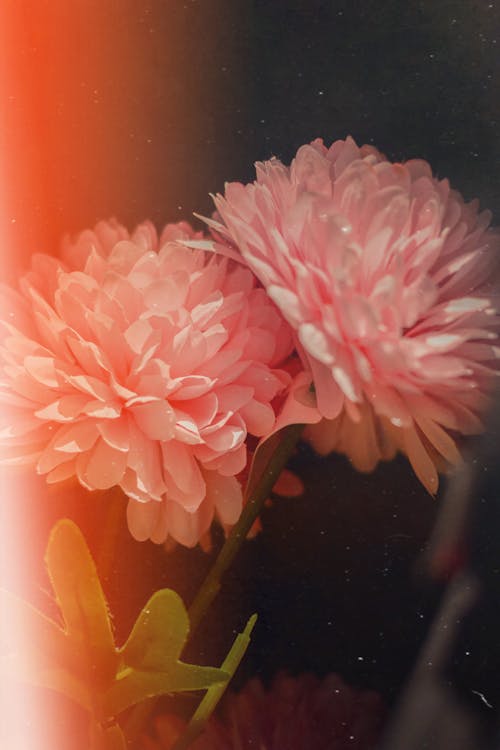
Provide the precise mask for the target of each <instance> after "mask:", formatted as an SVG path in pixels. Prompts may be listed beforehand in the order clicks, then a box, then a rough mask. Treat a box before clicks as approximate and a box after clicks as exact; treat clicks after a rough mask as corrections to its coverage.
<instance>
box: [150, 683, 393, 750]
mask: <svg viewBox="0 0 500 750" xmlns="http://www.w3.org/2000/svg"><path fill="white" fill-rule="evenodd" d="M224 709H225V710H224V711H223V715H222V717H221V719H218V718H212V719H210V720H209V722H208V725H207V727H206V731H205V733H204V734H203V735H202V736H201V737H200V738H199V739H198V740H196V741H195V742H194V744H193V750H240V748H246V747H249V748H250V747H255V748H259V750H312V749H313V748H314V750H351V749H352V748H354V749H355V750H370V749H371V748H374V747H375V745H376V742H377V740H378V739H379V735H380V730H381V728H382V722H383V714H384V711H383V706H382V700H381V698H380V697H379V696H378V695H377V694H376V693H373V692H370V691H364V692H361V691H356V690H353V689H352V688H350V687H348V686H347V685H346V684H345V683H344V682H343V680H342V679H341V678H340V677H338V676H337V675H335V674H331V675H328V676H327V677H325V678H324V679H323V680H320V679H319V678H317V677H314V676H312V675H302V676H300V677H289V676H288V675H286V674H283V673H281V674H279V675H278V676H277V677H276V679H275V680H274V682H273V685H272V686H271V688H270V689H269V690H266V689H265V688H264V687H263V685H262V683H261V682H260V680H258V679H253V680H251V681H250V682H248V683H247V684H246V685H245V687H244V688H243V690H242V691H241V692H240V693H238V694H230V695H228V696H227V700H226V702H225V705H224ZM183 728H184V724H183V722H182V721H181V720H180V719H178V718H177V717H175V716H160V717H159V718H158V719H157V721H156V730H157V739H156V740H153V739H150V738H148V737H145V738H143V741H142V750H169V749H170V748H171V747H172V746H173V743H174V741H175V739H176V738H177V736H178V735H179V734H180V732H181V731H182V730H183Z"/></svg>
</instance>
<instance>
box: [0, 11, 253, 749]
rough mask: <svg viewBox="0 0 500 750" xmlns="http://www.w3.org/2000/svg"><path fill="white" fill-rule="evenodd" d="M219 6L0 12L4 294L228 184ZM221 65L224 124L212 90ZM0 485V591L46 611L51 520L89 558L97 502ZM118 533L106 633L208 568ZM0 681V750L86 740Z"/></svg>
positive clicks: (185, 590)
mask: <svg viewBox="0 0 500 750" xmlns="http://www.w3.org/2000/svg"><path fill="white" fill-rule="evenodd" d="M232 7H233V6H228V4H227V3H225V2H223V0H216V2H214V3H207V4H202V3H179V2H176V0H170V2H163V1H158V2H155V1H153V0H151V1H149V0H148V2H143V3H137V2H136V0H121V2H119V3H116V2H113V1H112V0H108V2H106V0H104V2H103V0H86V2H81V3H75V2H67V0H32V2H29V3H28V2H22V0H21V2H16V0H4V1H3V2H2V3H0V44H1V50H2V54H1V55H0V248H1V249H0V262H1V272H0V275H1V276H2V281H6V282H7V283H9V284H13V285H14V284H15V283H16V280H17V278H18V277H19V275H20V273H21V272H22V271H23V270H24V269H26V268H27V266H28V265H29V262H30V257H31V256H32V255H33V253H35V252H45V253H52V254H56V252H57V248H58V246H59V243H60V239H61V237H62V236H63V235H64V234H65V233H67V232H70V233H76V232H78V231H80V230H82V229H84V228H86V227H92V226H93V225H94V224H95V223H96V221H98V220H99V219H107V218H109V217H111V216H116V217H117V218H118V219H119V220H121V221H122V222H123V223H124V224H126V225H127V226H128V227H129V228H133V227H134V226H135V224H136V223H138V222H140V221H142V220H144V219H146V218H149V219H152V220H153V221H154V222H155V223H156V225H157V227H161V226H162V225H163V224H164V223H165V222H168V221H170V222H172V221H180V220H182V219H187V220H190V219H191V217H192V212H193V211H198V212H200V213H203V214H206V213H207V212H208V211H210V210H211V201H210V198H209V192H216V191H217V190H220V189H221V188H222V183H223V180H224V179H235V178H238V176H239V174H241V171H242V169H243V167H242V162H241V161H240V162H238V161H236V162H234V161H232V162H231V161H230V162H229V163H227V161H224V159H221V156H223V155H225V154H226V151H227V148H226V144H227V143H228V142H231V141H232V140H233V139H234V127H240V125H241V123H242V122H243V121H244V118H245V114H244V112H245V106H246V103H247V101H248V100H249V98H250V94H249V92H250V84H251V76H250V71H247V72H246V73H245V75H243V76H242V75H240V73H236V72H235V71H238V70H240V68H239V66H240V65H241V62H240V60H241V54H240V50H239V48H238V46H237V45H236V44H234V43H233V42H232V36H231V34H232V31H231V30H232V24H234V23H236V22H238V23H246V21H245V20H242V16H241V12H242V11H241V9H238V4H235V6H234V10H233V9H232ZM228 66H229V67H228ZM227 70H231V72H232V79H231V80H232V84H231V85H232V89H231V90H230V91H229V94H230V97H231V102H232V107H233V108H234V112H236V113H237V119H238V123H237V125H236V126H235V123H234V121H233V120H231V118H230V117H228V115H227V96H228V90H227V89H224V88H221V77H222V79H223V80H224V81H225V80H226V78H225V77H226V72H225V71H227ZM221 71H223V72H222V73H221ZM245 76H246V77H245ZM237 100H238V101H237ZM240 121H241V122H240ZM224 158H226V157H225V156H224ZM241 158H243V156H241ZM245 164H246V156H245ZM0 482H1V486H0V489H1V492H2V499H1V502H0V523H1V530H2V544H1V545H0V563H1V566H2V569H1V571H0V585H1V586H3V587H5V588H8V589H10V590H11V591H14V592H17V593H19V594H20V595H21V596H23V597H25V598H26V599H28V600H29V601H31V602H33V604H34V606H36V607H37V608H39V609H42V610H43V611H46V612H47V614H49V615H50V616H53V617H57V608H56V607H55V606H54V603H53V602H51V599H50V592H48V593H47V591H46V590H48V588H49V586H48V581H47V578H46V575H45V572H44V565H43V554H44V549H45V545H46V542H47V536H48V532H49V530H50V527H51V526H52V524H53V523H54V522H55V520H56V519H57V517H60V516H63V515H69V516H70V517H73V518H74V519H75V520H76V521H77V522H78V523H79V524H80V525H81V527H82V530H83V531H84V533H85V536H86V537H87V539H88V542H89V545H90V547H91V549H95V548H96V545H98V543H99V535H100V534H101V532H102V524H103V519H104V516H105V508H103V507H102V504H101V503H100V502H99V498H97V499H96V498H95V497H94V495H93V493H92V495H89V494H88V497H87V498H84V499H83V501H82V499H81V497H80V498H78V497H77V496H76V495H74V494H73V495H72V496H71V497H70V496H69V495H66V496H65V494H64V493H65V492H67V490H64V489H59V490H58V489H57V488H54V489H53V490H51V491H48V490H47V488H46V486H45V482H44V479H43V477H42V478H40V477H36V475H35V471H34V469H33V468H32V467H27V468H24V469H23V470H22V473H19V474H18V475H16V477H14V478H12V477H11V475H9V474H7V473H5V472H4V471H2V473H1V474H0ZM57 491H58V492H59V496H57ZM51 492H52V494H51ZM102 500H103V503H105V499H102ZM123 531H124V534H123V536H124V537H125V536H126V537H127V539H123V544H124V545H127V546H126V548H125V551H123V550H121V551H122V555H121V568H120V575H122V576H124V580H126V584H125V589H126V590H125V591H123V590H122V589H120V588H119V584H120V580H118V579H117V577H116V576H114V577H112V578H111V579H110V580H109V581H108V582H106V581H105V582H104V587H105V589H106V593H107V594H108V596H110V605H111V608H112V610H113V612H114V614H115V623H116V627H117V631H119V638H122V637H123V636H124V634H125V635H126V634H127V632H126V629H127V628H128V627H129V623H130V622H131V621H132V620H133V619H135V617H136V616H137V613H138V611H139V609H140V607H141V606H143V604H144V603H145V601H146V600H147V598H148V597H149V595H150V594H151V593H152V589H153V588H154V587H157V586H165V585H167V586H171V587H172V588H175V589H176V590H178V591H179V593H181V595H185V596H186V598H187V597H189V596H191V595H192V593H194V592H193V589H194V588H195V587H196V586H197V585H198V583H199V581H200V579H201V576H200V573H201V570H200V567H202V565H203V564H204V561H206V556H203V555H201V556H197V553H196V552H195V551H186V550H184V551H181V554H180V555H179V556H176V555H174V556H173V557H170V558H169V559H168V560H167V559H166V558H165V555H164V552H163V550H161V549H158V548H156V549H154V550H152V545H149V544H148V543H145V544H144V546H141V545H139V544H138V543H134V542H133V541H132V540H131V538H130V536H129V535H128V533H127V532H126V530H125V529H124V530H123ZM151 550H152V551H151ZM187 552H189V554H184V553H187ZM129 553H130V554H129ZM201 558H203V560H202V559H201ZM175 560H177V567H176V563H175ZM125 566H128V569H127V570H128V571H130V575H126V576H125V574H124V570H125ZM158 566H159V567H160V569H162V568H163V571H165V574H164V575H163V573H162V575H163V577H162V576H159V575H156V571H158ZM163 566H164V567H163ZM148 571H149V573H148ZM153 573H154V575H153ZM150 574H151V575H150ZM148 575H149V577H148ZM160 579H161V580H160ZM148 586H149V589H148ZM110 589H112V590H111V593H110ZM117 592H119V595H121V599H120V598H119V596H118V595H117ZM113 596H115V600H114V601H113ZM187 603H189V601H188V602H187ZM121 609H123V618H122V612H121V611H120V610H121ZM121 621H122V623H123V624H122V625H121V630H120V624H121ZM1 623H2V624H1V629H2V632H1V633H0V635H1V636H2V639H3V640H4V642H7V643H9V634H11V635H12V634H18V633H19V632H20V631H21V630H22V625H23V623H20V622H15V621H14V620H13V618H12V617H10V618H9V613H8V612H3V613H1ZM122 631H123V632H122ZM0 679H1V688H0V690H1V701H2V705H1V714H2V715H1V716H0V747H2V748H4V747H5V748H8V749H9V750H45V748H47V750H48V749H49V748H50V750H52V748H54V747H57V748H59V747H60V748H71V750H77V748H79V747H80V746H82V747H83V748H85V747H86V743H85V739H83V740H82V743H79V741H78V738H77V734H78V732H79V731H80V733H81V727H82V726H84V724H82V721H81V716H79V715H76V714H75V713H74V712H73V713H72V711H73V709H72V708H71V706H67V707H66V704H64V703H62V702H61V700H59V698H58V699H57V700H56V699H55V697H54V695H53V694H52V693H50V691H44V690H41V689H37V688H32V689H31V688H25V687H15V686H14V684H13V682H12V681H11V680H8V679H7V676H6V674H4V673H3V672H2V673H0ZM78 727H80V730H78V729H77V728H78ZM87 744H88V743H87Z"/></svg>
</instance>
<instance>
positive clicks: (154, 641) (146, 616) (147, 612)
mask: <svg viewBox="0 0 500 750" xmlns="http://www.w3.org/2000/svg"><path fill="white" fill-rule="evenodd" d="M188 633H189V618H188V615H187V612H186V608H185V607H184V604H183V602H182V599H181V598H180V596H179V595H178V594H176V593H175V591H171V590H170V589H162V590H160V591H156V592H155V593H154V594H153V596H152V597H151V599H150V600H149V601H148V603H147V604H146V606H145V607H143V609H142V611H141V613H140V615H139V617H138V618H137V620H136V623H135V625H134V627H133V628H132V632H131V633H130V636H129V638H128V640H127V642H126V643H125V645H124V646H123V648H122V649H121V650H120V653H121V656H122V658H123V661H124V662H125V664H127V665H129V666H131V667H136V668H137V669H144V670H150V669H156V670H157V671H162V670H164V669H168V668H169V667H170V666H171V664H172V662H175V661H176V660H177V659H178V658H179V656H180V653H181V651H182V649H183V647H184V644H185V642H186V640H187V637H188Z"/></svg>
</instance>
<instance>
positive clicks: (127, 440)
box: [0, 222, 291, 546]
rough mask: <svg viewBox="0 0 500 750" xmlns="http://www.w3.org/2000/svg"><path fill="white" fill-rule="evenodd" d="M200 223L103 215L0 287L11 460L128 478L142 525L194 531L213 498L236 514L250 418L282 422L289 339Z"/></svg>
mask: <svg viewBox="0 0 500 750" xmlns="http://www.w3.org/2000/svg"><path fill="white" fill-rule="evenodd" d="M198 236H199V235H196V234H195V233H194V232H193V230H192V229H191V227H190V226H189V225H187V224H185V223H181V224H178V225H168V226H167V227H166V228H165V230H164V232H163V234H162V235H161V237H160V239H159V241H158V238H157V235H156V231H155V229H154V227H153V226H152V225H151V224H147V223H146V224H143V225H141V226H139V227H138V228H137V229H136V231H135V232H134V233H133V234H132V235H129V233H128V232H127V230H126V229H125V228H124V227H122V226H120V225H119V224H118V223H116V222H108V223H105V222H102V223H100V224H98V225H97V227H96V229H95V230H94V231H87V232H84V233H82V234H81V235H80V237H79V239H78V240H77V241H76V242H75V243H71V242H69V241H68V242H66V245H65V247H64V248H63V252H62V259H61V260H59V259H56V258H53V257H50V256H48V255H36V256H34V258H33V261H32V267H31V271H30V272H29V273H28V274H27V275H26V276H24V277H23V278H22V280H21V282H20V292H16V291H13V290H11V289H9V288H4V289H3V290H2V292H1V297H0V304H1V307H2V308H3V310H2V315H1V318H2V320H1V322H0V367H1V370H0V373H1V375H0V377H1V385H2V387H1V401H2V404H3V408H2V413H1V417H2V421H3V429H2V432H1V436H0V440H1V442H0V446H1V449H2V454H3V457H4V462H5V461H7V462H10V463H23V462H27V463H34V464H35V465H36V469H37V471H38V473H40V474H44V475H46V477H47V481H48V482H59V481H61V480H64V479H67V478H70V477H77V478H78V480H79V482H80V483H81V484H82V485H84V486H85V487H87V488H88V489H91V490H94V489H103V490H104V489H107V488H110V487H113V486H115V485H119V486H120V487H121V488H122V489H123V491H124V492H125V494H126V495H128V497H129V498H130V501H129V506H128V521H129V526H130V528H131V531H132V533H133V535H134V536H135V537H136V538H137V539H146V538H149V537H150V538H152V539H153V540H154V541H157V542H161V541H164V540H165V539H166V538H167V537H172V538H173V539H175V540H176V541H178V542H180V543H182V544H184V545H187V546H192V545H194V544H196V543H197V542H198V541H199V540H200V538H201V536H202V535H203V534H204V533H205V532H206V531H207V529H208V527H209V526H210V524H211V522H212V519H213V517H214V513H215V514H217V516H218V518H219V519H220V521H221V522H222V523H223V524H228V525H231V524H234V523H235V522H236V520H237V518H238V516H239V513H240V510H241V504H242V492H241V486H240V483H239V481H238V479H237V475H238V473H239V472H241V471H242V470H243V469H244V468H245V466H246V462H247V447H246V442H245V441H246V438H247V434H248V433H250V434H252V435H255V436H258V437H260V436H265V435H267V434H268V433H269V432H270V431H271V430H272V428H273V426H274V423H275V413H274V410H273V406H272V401H273V399H274V398H275V397H276V396H277V394H279V393H280V392H281V391H282V390H283V389H284V388H285V387H286V386H287V384H288V382H289V376H288V374H287V373H286V372H285V371H284V370H282V369H280V365H281V363H282V361H283V360H284V359H285V358H286V357H287V355H288V354H289V352H290V349H291V337H290V334H289V333H288V331H287V326H286V325H285V324H284V322H283V321H282V318H281V316H280V315H279V314H278V312H277V311H276V310H275V308H274V305H273V304H272V303H271V302H270V300H268V298H267V296H266V294H265V292H264V290H262V289H259V288H257V285H256V282H255V279H254V277H253V275H252V274H251V273H250V271H248V270H247V269H244V268H242V267H241V266H235V265H234V264H232V263H231V262H228V261H227V260H226V259H222V258H220V257H214V256H208V255H207V254H206V253H205V252H203V251H201V250H192V249H189V248H186V247H185V246H183V245H182V244H181V243H182V241H184V240H186V239H192V238H196V237H198ZM6 457H7V458H6Z"/></svg>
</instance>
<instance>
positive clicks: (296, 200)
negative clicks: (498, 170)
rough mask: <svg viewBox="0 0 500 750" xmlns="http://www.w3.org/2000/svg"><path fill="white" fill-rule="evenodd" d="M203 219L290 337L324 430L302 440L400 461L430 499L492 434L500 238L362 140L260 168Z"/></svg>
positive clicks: (435, 186)
mask: <svg viewBox="0 0 500 750" xmlns="http://www.w3.org/2000/svg"><path fill="white" fill-rule="evenodd" d="M256 169H257V180H256V181H255V182H254V183H252V184H249V185H241V184H239V183H230V184H227V185H226V188H225V195H224V196H221V195H217V196H216V197H215V204H216V207H217V210H218V215H217V214H216V215H215V218H214V220H210V219H209V220H208V223H209V224H210V226H211V227H212V229H213V231H214V232H215V234H216V237H217V238H218V239H220V240H221V243H220V244H219V245H218V249H219V251H221V252H223V253H225V254H226V255H229V256H230V257H234V258H237V257H239V258H240V261H243V262H244V263H246V264H247V265H248V266H249V267H250V268H251V269H252V270H253V271H254V273H255V274H256V275H257V277H258V278H259V280H260V281H261V283H262V284H263V286H264V287H265V289H266V290H267V292H268V294H269V296H270V297H271V299H272V300H273V301H274V302H275V303H276V304H277V306H278V307H279V308H280V310H281V312H282V313H283V315H284V317H285V318H286V320H287V321H288V322H289V323H290V324H291V326H292V327H293V329H294V331H295V339H296V346H297V350H298V352H299V354H300V356H301V358H302V361H303V363H304V365H305V367H306V368H307V370H308V371H309V373H310V378H311V379H312V383H313V388H314V392H315V395H316V403H317V408H318V410H319V413H320V415H321V417H322V418H323V419H322V420H321V422H320V423H319V424H317V425H314V426H311V427H309V428H308V430H307V433H306V434H307V436H308V438H309V439H310V440H311V442H312V444H313V445H314V446H315V448H316V449H317V450H318V451H320V452H321V453H328V452H330V451H332V450H337V451H340V452H343V453H345V454H347V456H348V457H349V458H350V459H351V461H352V462H353V464H354V466H355V467H357V468H358V469H360V470H363V471H370V470H372V469H373V468H374V467H375V465H376V464H377V462H378V461H379V460H380V459H389V458H392V457H393V456H394V454H395V453H396V451H398V450H399V451H402V452H403V453H405V454H406V455H407V456H408V458H409V460H410V462H411V464H412V466H413V469H414V470H415V472H416V474H417V476H418V477H419V479H420V480H421V481H422V482H423V484H424V485H425V486H426V487H427V488H428V489H429V491H431V492H435V491H436V489H437V485H438V475H437V470H438V469H441V468H443V467H445V466H448V465H450V464H456V463H457V462H459V460H460V454H459V450H458V448H457V438H458V436H459V435H460V434H471V433H477V432H479V431H481V429H482V423H481V414H482V413H484V411H485V408H486V407H487V404H488V398H487V396H488V392H489V391H490V390H491V387H492V384H493V376H494V375H495V374H496V371H497V362H498V357H499V354H500V349H499V347H498V345H497V337H498V327H499V318H498V310H499V301H498V290H497V288H496V286H495V285H496V280H497V263H498V251H499V235H498V233H496V232H495V231H493V230H491V229H489V223H490V218H491V217H490V214H489V213H488V212H483V213H479V212H478V204H477V201H474V202H472V203H465V202H464V200H463V198H462V197H461V195H460V194H459V193H457V192H456V191H454V190H452V189H451V188H450V186H449V183H448V181H447V180H438V179H436V178H435V177H433V175H432V172H431V169H430V167H429V165H428V164H427V163H426V162H424V161H419V160H412V161H408V162H405V163H402V164H392V163H391V162H389V161H387V159H386V158H385V157H384V156H383V155H382V154H380V153H379V152H378V151H377V150H376V149H374V148H372V147H371V146H363V147H362V148H358V146H357V145H356V143H355V142H354V141H353V139H352V138H347V139H346V140H345V141H336V142H335V143H333V145H332V146H331V147H330V148H326V147H325V146H324V145H323V142H322V141H321V140H316V141H314V142H313V143H311V144H310V145H306V146H302V147H301V148H300V149H299V150H298V152H297V155H296V157H295V159H294V160H293V161H292V163H291V165H290V167H286V166H284V165H283V164H282V163H281V162H280V161H279V160H278V159H276V158H273V159H271V160H270V161H267V162H264V163H258V164H257V165H256Z"/></svg>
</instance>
